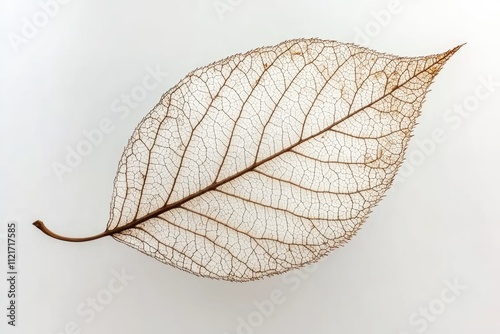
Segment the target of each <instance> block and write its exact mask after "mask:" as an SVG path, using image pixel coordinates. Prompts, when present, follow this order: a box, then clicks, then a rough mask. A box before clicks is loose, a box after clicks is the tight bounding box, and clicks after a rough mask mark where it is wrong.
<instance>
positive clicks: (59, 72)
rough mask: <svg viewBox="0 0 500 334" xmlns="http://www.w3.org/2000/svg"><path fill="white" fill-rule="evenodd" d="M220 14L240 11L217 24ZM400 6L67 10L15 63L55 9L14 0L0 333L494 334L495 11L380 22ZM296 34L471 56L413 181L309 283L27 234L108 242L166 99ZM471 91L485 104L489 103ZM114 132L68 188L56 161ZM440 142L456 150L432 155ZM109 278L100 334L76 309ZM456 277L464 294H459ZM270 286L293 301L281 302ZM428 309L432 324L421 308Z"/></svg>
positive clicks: (499, 301) (499, 118)
mask: <svg viewBox="0 0 500 334" xmlns="http://www.w3.org/2000/svg"><path fill="white" fill-rule="evenodd" d="M45 1H47V0H45ZM221 3H222V4H227V6H229V7H228V8H230V9H231V10H227V11H226V12H224V13H221V12H218V11H217V10H216V8H215V7H214V5H216V4H221ZM389 4H390V1H386V0H376V1H374V0H371V1H368V0H365V1H356V2H355V3H353V2H349V3H347V2H346V1H339V0H337V1H305V0H302V1H264V0H259V1H256V0H254V1H237V0H232V1H230V0H221V1H212V0H199V1H181V0H177V1H163V2H160V1H152V0H146V1H141V2H139V1H128V0H127V1H123V0H121V1H117V0H113V1H111V0H109V1H95V0H90V1H76V0H72V1H69V2H68V3H67V4H61V5H60V8H59V10H58V12H57V13H56V14H55V15H54V16H53V17H50V18H49V19H48V22H47V23H46V25H45V26H43V27H40V28H39V30H38V32H36V33H35V34H34V35H33V36H32V37H30V38H27V39H26V40H25V43H23V44H21V45H18V46H17V48H16V47H14V44H15V43H14V44H13V43H11V41H10V40H9V36H10V38H12V36H13V34H17V35H19V36H21V33H22V28H23V25H24V24H25V21H23V18H26V19H27V20H28V21H30V22H33V16H34V15H37V13H38V14H39V13H40V12H41V11H42V9H41V7H40V3H39V2H38V1H21V2H19V1H13V0H10V1H2V2H1V8H0V13H1V14H0V15H1V18H0V21H1V31H0V43H1V46H0V50H1V53H2V56H1V60H0V61H1V70H0V85H1V87H0V94H1V100H0V108H1V109H0V136H1V139H0V140H1V141H0V157H1V161H0V180H1V184H0V185H1V194H2V195H1V196H2V197H1V199H0V208H1V210H0V222H1V230H0V233H2V236H3V239H2V240H1V245H0V247H1V248H2V251H1V256H2V260H1V262H0V263H1V267H2V268H5V263H6V254H5V251H6V250H5V248H6V240H5V233H6V229H5V227H6V224H7V222H9V221H16V222H17V223H18V235H19V236H18V248H19V263H18V265H19V281H18V293H19V296H18V306H19V309H18V319H17V320H18V326H17V327H16V328H11V327H10V326H7V325H6V321H7V318H6V317H5V316H4V313H6V310H5V308H6V303H7V298H6V294H7V286H6V282H5V279H3V278H2V279H1V281H2V284H0V286H1V290H0V295H1V296H2V297H1V298H0V305H1V307H0V309H2V310H3V311H2V312H1V314H0V319H1V324H0V328H2V329H1V332H2V333H39V334H49V333H52V334H55V333H58V334H59V333H66V334H69V333H94V334H100V333H110V332H113V333H126V334H128V333H160V332H163V333H210V334H212V333H221V334H223V333H231V334H232V333H278V332H287V333H305V332H310V333H318V334H320V333H321V334H322V333H325V334H326V333H345V334H350V333H394V334H403V333H411V334H413V333H421V332H425V333H482V334H494V333H499V332H500V320H499V314H500V287H499V284H498V282H500V268H499V264H500V261H499V259H498V257H499V254H500V225H499V222H500V209H499V208H500V205H499V200H500V173H499V172H498V166H499V165H500V140H499V138H498V133H499V130H498V127H499V124H500V110H498V105H499V103H500V85H499V82H500V66H499V65H498V57H499V53H500V39H499V38H498V33H499V32H500V19H499V18H500V6H499V4H498V2H497V1H493V0H490V1H488V0H477V1H457V0H453V1H451V0H449V1H448V0H447V1H430V0H421V1H411V0H400V1H399V5H398V6H396V8H397V9H396V10H393V13H391V15H390V16H387V15H385V16H384V15H382V14H381V13H385V14H387V13H388V10H389V9H393V8H392V6H390V5H389ZM377 13H379V14H377ZM389 13H390V12H389ZM360 31H361V32H364V34H365V35H366V36H365V37H361V35H360ZM297 37H319V38H323V39H334V40H338V41H343V42H357V43H362V44H364V45H365V46H369V47H371V48H373V49H376V50H378V51H383V52H388V53H393V54H398V55H408V56H417V55H427V54H432V53H438V52H443V51H445V50H447V49H449V48H451V47H454V46H456V45H458V44H461V43H464V42H466V43H467V45H466V46H465V47H463V48H462V49H461V50H460V51H459V52H458V53H457V54H456V55H455V56H453V57H452V59H451V60H450V61H449V62H448V63H447V64H446V66H445V67H444V69H443V70H442V71H441V73H440V74H439V75H438V76H437V78H436V80H435V82H434V84H433V86H432V91H431V92H430V93H429V94H428V96H427V100H426V103H425V104H424V107H423V114H422V116H421V118H420V119H419V124H418V126H417V128H416V131H415V136H414V137H413V139H412V142H411V145H410V148H409V151H408V159H407V162H406V163H405V165H404V166H403V171H405V173H404V174H405V175H404V177H402V176H400V178H399V182H397V183H396V184H395V185H394V186H393V188H392V189H391V190H390V191H389V192H388V194H387V196H386V198H385V199H384V200H383V201H382V203H381V204H380V205H379V206H378V207H377V208H376V209H375V211H374V212H373V214H372V215H371V217H370V218H369V219H368V221H367V222H366V224H365V226H364V227H363V228H362V229H361V231H360V232H359V233H358V234H357V236H356V237H355V238H354V239H353V240H352V241H351V242H350V243H349V244H347V245H346V246H345V247H343V248H342V249H339V250H336V251H334V252H333V253H332V254H330V255H329V256H328V257H326V258H324V259H323V260H321V261H320V262H319V263H318V264H317V266H314V267H311V268H309V269H310V270H309V271H311V273H307V272H305V271H302V272H294V273H292V274H291V275H288V276H276V277H272V278H267V279H264V280H260V281H257V282H250V283H244V284H237V283H229V282H223V281H214V280H210V279H202V278H198V277H195V276H192V275H189V274H187V273H185V272H182V271H180V270H177V269H174V268H171V267H168V266H166V265H164V264H162V263H160V262H157V261H155V260H154V259H152V258H149V257H147V256H145V255H143V254H142V253H139V252H137V251H136V250H133V249H132V248H129V247H127V246H125V245H123V244H120V243H117V242H115V241H114V240H113V239H111V238H104V239H100V240H97V241H93V242H88V243H80V244H72V243H65V242H61V241H57V240H54V239H51V238H48V237H47V236H45V235H43V234H42V233H41V232H40V231H39V230H37V229H36V228H34V227H33V226H32V225H31V223H32V222H33V221H34V220H36V219H42V220H43V221H44V222H45V223H46V224H47V226H48V227H49V228H51V229H52V230H54V231H56V232H57V233H60V234H62V235H68V236H89V235H93V234H96V233H100V232H102V231H103V230H104V229H105V227H106V222H107V218H108V209H109V201H110V198H111V192H112V186H113V178H114V174H115V172H116V167H117V164H118V160H119V158H120V156H121V154H122V149H123V147H124V146H125V144H126V142H127V140H128V138H129V136H130V135H131V133H132V130H133V129H134V128H135V126H136V125H137V123H138V122H139V121H140V120H141V119H142V117H143V116H144V115H145V114H146V113H147V112H148V111H149V110H150V109H151V108H152V107H153V106H154V105H155V104H156V103H157V102H158V100H159V98H160V96H161V95H162V94H163V93H164V92H165V91H167V90H168V88H170V87H171V86H173V85H174V84H176V83H177V82H178V81H179V80H180V79H181V78H182V77H183V76H184V75H185V74H186V73H187V72H189V71H190V70H192V69H194V68H196V67H199V66H204V65H206V64H208V63H210V62H212V61H216V60H219V59H221V58H223V57H226V56H229V55H231V54H234V53H238V52H244V51H247V50H250V49H253V48H255V47H259V46H263V45H273V44H277V43H279V42H281V41H283V40H286V39H291V38H297ZM156 66H158V67H159V68H160V69H161V70H162V71H163V72H168V76H167V77H165V78H164V79H163V81H162V82H161V83H159V84H158V86H157V87H156V88H155V89H152V90H149V91H148V92H147V96H146V98H145V99H143V100H142V101H141V102H140V103H138V105H137V107H135V108H133V109H131V110H130V113H129V115H128V116H127V117H125V118H123V119H120V118H119V117H118V116H119V114H116V113H113V111H112V109H111V105H112V103H113V101H115V100H116V99H120V97H121V95H122V94H130V93H131V91H132V90H133V89H134V87H137V86H140V85H141V84H142V80H143V78H144V77H145V76H146V75H147V74H148V70H147V68H148V67H149V68H153V69H154V68H155V67H156ZM481 78H483V79H481ZM488 78H489V80H493V81H494V82H496V86H492V87H493V88H491V89H492V91H491V92H490V91H487V90H485V89H486V88H485V86H484V85H483V84H482V81H481V80H483V81H484V80H488ZM476 89H479V90H480V91H481V92H483V93H484V92H489V94H488V97H482V98H480V99H478V98H476V97H475V96H474V93H475V90H476ZM457 106H458V107H461V108H462V109H464V106H466V107H465V108H466V109H467V108H468V109H469V110H470V112H467V113H465V112H464V113H463V115H460V114H458V113H457V112H456V111H457V110H458V109H457V108H458V107H457ZM454 108H455V109H454ZM464 110H465V109H464ZM466 111H467V110H466ZM105 118H109V119H111V121H112V124H113V131H111V132H110V133H108V134H106V135H105V136H104V138H103V139H102V142H101V143H99V144H98V145H95V146H93V147H92V152H91V154H89V155H88V156H86V157H84V158H83V160H82V162H81V163H80V164H79V165H78V166H77V167H76V168H74V170H73V171H72V172H68V173H66V174H64V175H63V176H62V181H60V180H59V179H58V177H57V176H56V173H55V172H54V170H53V168H52V165H53V163H54V162H56V161H57V162H61V163H65V159H66V155H67V146H69V147H72V148H75V147H76V146H77V145H78V144H79V143H81V142H82V141H83V140H85V137H84V135H83V133H82V131H84V130H88V131H90V130H92V129H96V128H97V127H98V124H99V122H100V121H101V120H102V119H105ZM436 129H437V131H441V132H442V133H444V135H445V137H446V139H445V140H443V141H442V142H440V143H436V142H434V144H429V141H430V138H432V133H433V131H435V130H436ZM439 129H441V130H439ZM418 143H420V145H418ZM422 143H424V144H422ZM425 143H427V146H426V145H425ZM113 270H116V271H122V270H125V271H126V272H127V273H128V275H129V276H133V277H134V279H133V280H130V281H128V282H127V286H125V287H124V288H123V290H122V291H121V292H119V293H113V294H111V297H112V300H106V302H108V301H109V303H107V304H106V305H104V306H103V307H102V310H100V312H96V314H95V317H94V318H93V319H92V320H90V321H87V320H89V319H88V318H87V316H82V315H81V314H80V313H79V312H78V311H77V308H78V307H84V309H85V308H87V309H90V308H89V307H88V306H86V303H87V300H88V298H92V297H96V296H100V297H101V300H102V298H104V297H105V296H107V297H109V296H110V292H109V288H108V285H109V284H110V282H111V283H113V277H114V276H113ZM4 272H6V269H4ZM2 275H4V274H2ZM2 277H3V276H2ZM446 282H451V283H453V282H456V283H457V284H459V285H461V286H462V288H461V290H459V291H458V292H457V293H455V294H453V293H451V292H450V291H447V290H446V289H447V283H446ZM273 290H276V291H275V293H281V294H282V295H283V296H282V297H281V299H280V301H282V303H279V304H274V305H273V306H272V307H271V306H269V305H268V304H269V302H265V300H269V298H270V295H271V293H272V291H273ZM442 293H445V296H448V297H450V296H452V297H454V298H453V299H454V301H453V302H449V303H445V302H443V301H442V300H443V297H442ZM447 300H448V301H449V299H447ZM263 301H264V302H263ZM256 302H257V304H258V303H261V304H262V303H263V305H267V306H268V309H267V310H266V311H258V308H257V307H256V304H255V303H256ZM82 303H83V306H82ZM443 305H444V308H440V307H441V306H443ZM429 307H431V309H430V311H429V312H430V314H429V316H428V318H427V319H426V318H425V317H424V316H422V315H421V313H420V312H423V311H425V310H426V309H429ZM263 313H264V314H263ZM411 317H413V322H412V321H411V320H410V318H411ZM431 319H432V320H431ZM243 322H245V323H249V324H248V325H247V324H245V325H242V323H243ZM252 324H253V325H252ZM72 326H76V329H74V330H72ZM238 326H239V327H238ZM242 326H243V327H242ZM5 328H7V332H6V331H5Z"/></svg>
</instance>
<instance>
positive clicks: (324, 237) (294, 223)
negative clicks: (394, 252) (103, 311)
mask: <svg viewBox="0 0 500 334" xmlns="http://www.w3.org/2000/svg"><path fill="white" fill-rule="evenodd" d="M459 48H460V46H459V47H456V48H454V49H452V50H450V51H448V52H445V53H442V54H438V55H432V56H427V57H414V58H409V57H397V56H393V55H387V54H381V53H377V52H375V51H372V50H369V49H365V48H362V47H358V46H355V45H352V44H343V43H338V42H334V41H324V40H318V39H309V40H306V39H300V40H291V41H286V42H284V43H281V44H279V45H276V46H272V47H264V48H260V49H256V50H252V51H250V52H247V53H245V54H237V55H234V56H231V57H229V58H226V59H223V60H221V61H218V62H215V63H213V64H210V65H208V66H206V67H202V68H199V69H197V70H195V71H193V72H191V73H189V74H188V75H187V76H186V77H185V78H184V79H183V80H182V81H181V82H180V83H179V84H177V85H176V86H175V87H173V88H172V89H170V90H169V91H168V92H167V93H166V94H164V95H163V96H162V97H161V100H160V102H159V103H158V104H157V105H156V106H155V107H154V108H153V110H152V111H151V112H150V113H149V114H148V115H147V116H146V117H145V118H144V119H143V120H142V121H141V123H140V124H139V125H138V127H137V128H136V130H135V131H134V133H133V135H132V138H131V139H130V141H129V143H128V145H127V147H126V148H125V151H124V153H123V156H122V158H121V161H120V163H119V167H118V174H117V175H116V178H115V186H114V193H113V198H112V203H111V214H110V219H109V222H108V226H107V229H106V231H105V232H103V233H102V234H100V235H98V236H94V237H89V238H66V237H61V236H58V235H55V234H54V233H52V232H50V231H48V230H47V229H46V228H45V226H44V225H43V223H41V222H40V221H37V222H36V223H35V225H36V226H37V227H39V228H40V229H42V230H43V231H44V232H46V233H47V234H49V235H51V236H53V237H56V238H59V239H62V240H69V241H86V240H92V239H96V238H98V237H102V236H106V235H110V236H112V237H113V238H115V239H116V240H118V241H120V242H123V243H125V244H127V245H129V246H131V247H133V248H135V249H137V250H139V251H141V252H143V253H145V254H147V255H149V256H152V257H154V258H156V259H157V260H159V261H161V262H163V263H166V264H170V265H172V266H174V267H176V268H179V269H182V270H185V271H188V272H190V273H192V274H195V275H200V276H206V277H211V278H217V279H225V280H232V281H248V280H254V279H258V278H261V277H264V276H269V275H274V274H279V273H282V272H285V271H288V270H290V269H293V268H297V267H300V266H303V265H305V264H307V263H311V262H314V261H317V260H318V259H319V258H320V257H322V256H323V255H325V254H327V253H329V252H330V251H331V250H332V249H334V248H336V247H339V246H341V245H343V244H344V243H346V242H347V241H348V240H349V239H351V237H352V236H353V235H354V234H355V233H356V231H357V230H358V229H359V228H360V226H361V224H362V223H363V222H364V221H365V220H366V218H367V216H368V214H369V213H370V211H371V210H372V209H373V208H374V206H375V205H376V204H377V203H378V202H379V201H380V199H381V198H382V196H383V195H384V193H385V192H386V190H387V189H388V188H389V186H390V185H391V182H392V180H393V178H394V176H395V174H396V172H397V170H398V168H399V166H400V165H401V162H402V161H403V157H404V152H405V150H406V147H407V145H408V141H409V138H410V136H411V133H412V129H413V127H414V126H415V122H416V118H417V117H418V115H419V113H420V109H421V106H422V103H423V101H424V97H425V93H426V92H427V90H428V87H429V85H430V84H431V82H432V80H433V78H434V77H435V76H436V74H437V73H438V72H439V70H440V69H441V67H442V66H443V65H444V63H445V62H446V61H447V60H448V59H449V58H450V57H451V56H452V55H453V54H454V53H455V52H456V51H457V50H458V49H459Z"/></svg>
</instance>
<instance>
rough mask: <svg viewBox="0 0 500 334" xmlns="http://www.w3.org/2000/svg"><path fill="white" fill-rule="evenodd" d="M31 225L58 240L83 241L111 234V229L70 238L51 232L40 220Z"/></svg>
mask: <svg viewBox="0 0 500 334" xmlns="http://www.w3.org/2000/svg"><path fill="white" fill-rule="evenodd" d="M33 225H35V226H36V227H37V228H38V229H40V231H42V232H43V233H45V234H46V235H48V236H49V237H52V238H55V239H59V240H62V241H69V242H83V241H90V240H96V239H99V238H102V237H105V236H108V235H110V234H112V232H111V231H104V232H102V233H100V234H96V235H94V236H91V237H85V238H70V237H63V236H62V235H59V234H56V233H54V232H52V231H51V230H49V229H48V228H47V227H46V226H45V224H44V223H43V222H42V221H41V220H37V221H36V222H34V223H33Z"/></svg>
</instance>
